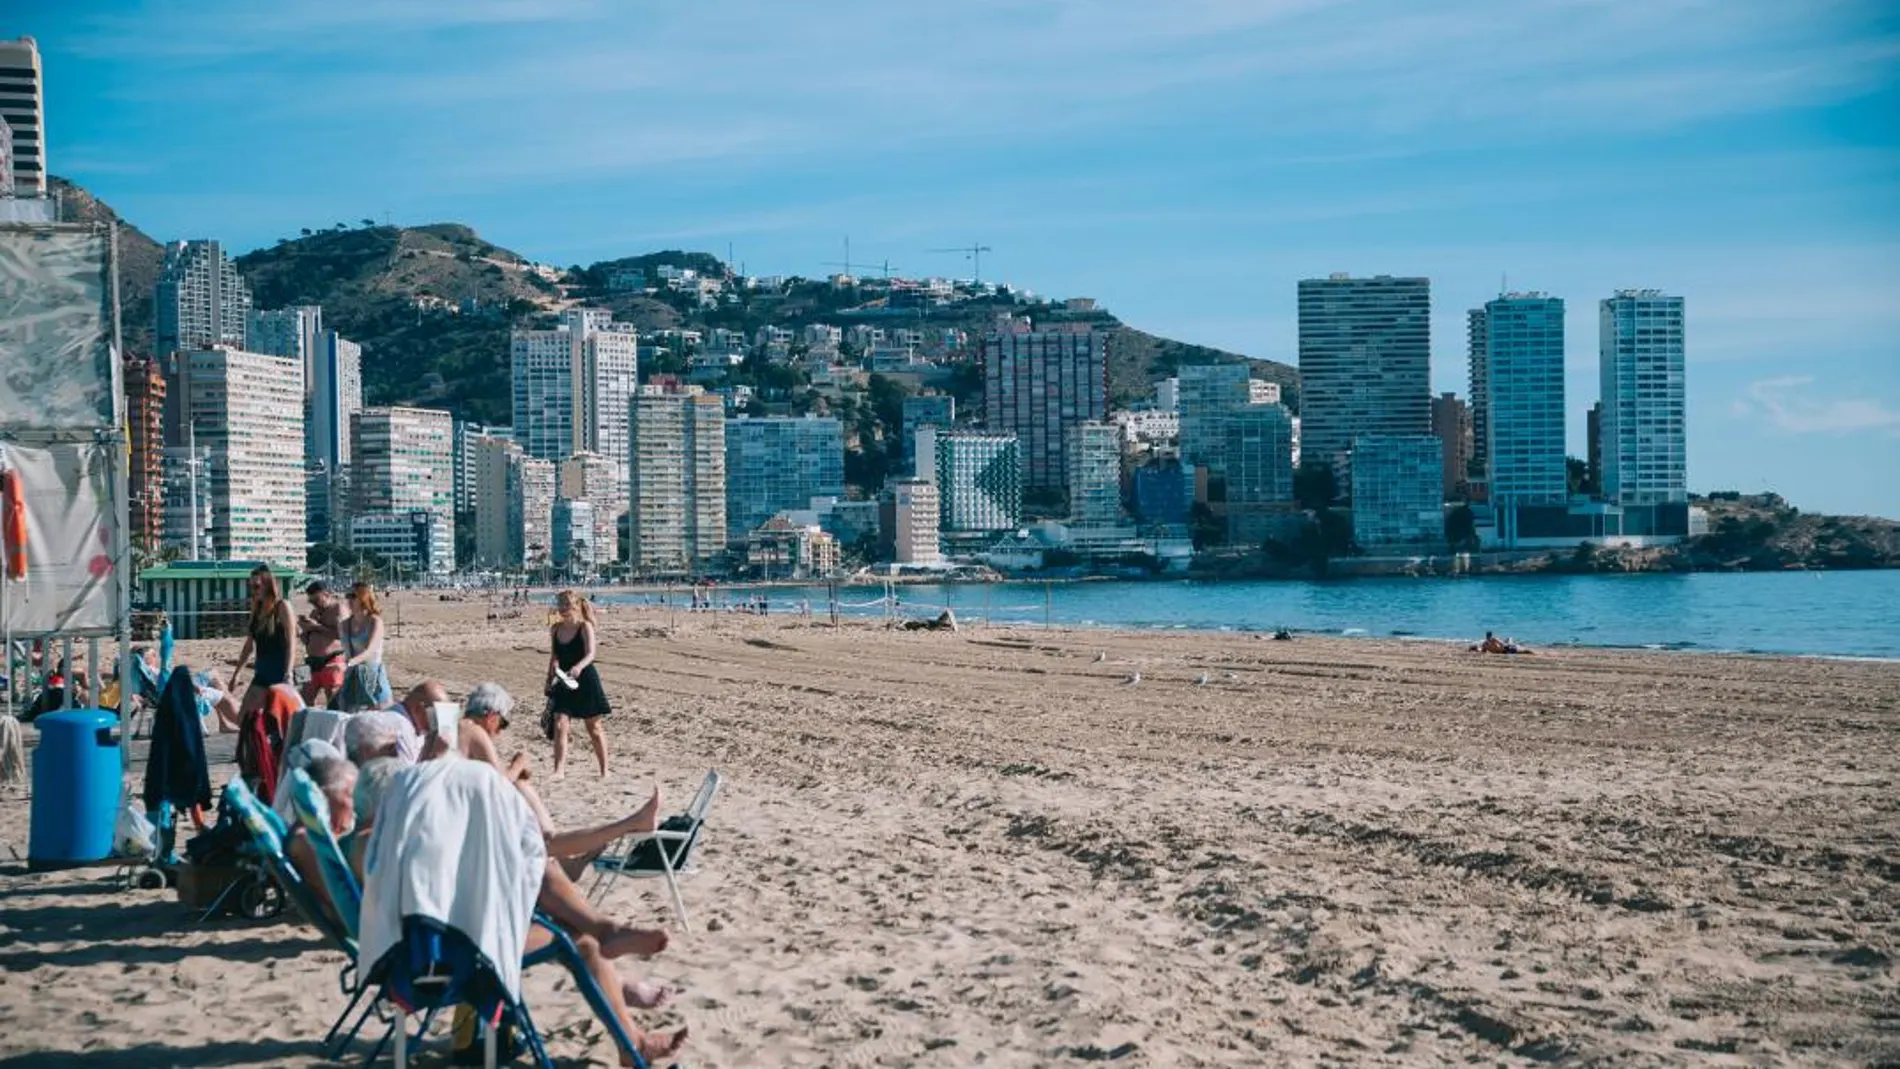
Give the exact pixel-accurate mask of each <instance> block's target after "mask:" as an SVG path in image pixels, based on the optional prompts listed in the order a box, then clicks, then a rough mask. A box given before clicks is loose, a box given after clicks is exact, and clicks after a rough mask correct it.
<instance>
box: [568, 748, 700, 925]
mask: <svg viewBox="0 0 1900 1069" xmlns="http://www.w3.org/2000/svg"><path fill="white" fill-rule="evenodd" d="M724 782H725V777H723V776H721V775H720V774H719V772H718V771H717V770H716V769H715V770H713V771H710V772H707V773H706V778H705V779H704V780H703V781H701V782H700V785H699V792H698V793H697V794H695V795H693V804H692V805H691V806H690V807H688V808H687V810H686V815H687V816H689V817H691V818H692V820H693V826H692V827H691V828H688V829H687V830H685V831H659V830H655V831H644V832H635V833H634V834H632V835H629V836H627V837H626V838H624V839H621V840H620V843H618V844H615V845H616V846H619V845H621V844H624V848H623V849H615V848H614V847H612V846H610V847H608V849H607V850H606V851H604V852H603V853H602V854H601V856H600V857H598V858H595V859H594V882H593V885H592V886H591V887H590V888H588V892H587V900H588V901H589V902H590V903H593V904H595V905H598V904H599V903H600V900H601V898H602V897H604V896H605V894H606V891H607V886H608V883H609V881H610V879H611V878H612V877H614V876H626V877H629V878H632V879H659V880H663V881H665V883H666V891H667V894H668V896H669V897H671V898H672V900H673V913H674V916H676V917H678V918H679V922H680V930H681V931H683V932H686V933H687V934H689V935H690V934H692V931H693V925H692V921H691V919H690V918H689V917H688V916H687V913H686V900H685V898H684V897H683V896H682V895H681V894H680V885H679V877H681V876H691V875H693V874H694V873H695V872H697V871H698V870H699V855H698V853H697V849H698V846H699V837H700V834H701V833H702V832H704V831H705V829H706V817H707V815H708V814H710V813H711V812H712V805H713V801H714V799H716V798H717V797H718V796H719V787H720V785H721V784H723V783H724ZM645 843H653V844H655V849H654V853H656V854H657V855H659V859H660V867H659V868H649V867H645V866H638V867H636V866H635V865H634V854H635V853H636V852H637V851H638V850H639V849H640V847H641V845H643V844H645ZM676 843H677V844H681V846H680V847H679V849H678V850H677V851H675V852H677V853H681V854H684V855H685V864H684V865H683V866H682V867H680V868H674V867H673V859H672V857H671V856H669V847H670V846H672V845H673V844H676ZM616 855H617V856H616Z"/></svg>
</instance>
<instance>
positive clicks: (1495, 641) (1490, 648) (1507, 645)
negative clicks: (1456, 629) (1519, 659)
mask: <svg viewBox="0 0 1900 1069" xmlns="http://www.w3.org/2000/svg"><path fill="white" fill-rule="evenodd" d="M1471 652H1472V653H1516V654H1526V655H1528V654H1529V653H1530V652H1531V651H1530V650H1527V649H1525V648H1524V647H1522V646H1520V645H1518V644H1517V640H1516V639H1514V638H1505V639H1500V638H1498V637H1497V636H1496V635H1494V634H1492V633H1491V632H1489V631H1486V632H1485V633H1484V641H1483V642H1480V643H1478V644H1477V645H1476V646H1472V647H1471Z"/></svg>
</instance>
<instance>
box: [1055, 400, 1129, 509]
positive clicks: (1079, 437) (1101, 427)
mask: <svg viewBox="0 0 1900 1069" xmlns="http://www.w3.org/2000/svg"><path fill="white" fill-rule="evenodd" d="M1064 452H1065V453H1066V454H1067V457H1068V465H1069V471H1068V480H1067V482H1068V486H1069V520H1070V522H1072V523H1074V524H1076V525H1077V526H1081V527H1113V526H1115V525H1116V524H1119V523H1120V522H1121V521H1122V430H1121V428H1120V427H1118V426H1116V425H1115V424H1113V423H1101V422H1096V421H1093V420H1091V421H1090V422H1087V423H1078V424H1076V425H1075V426H1073V427H1071V428H1069V441H1068V443H1067V447H1066V448H1065V450H1064Z"/></svg>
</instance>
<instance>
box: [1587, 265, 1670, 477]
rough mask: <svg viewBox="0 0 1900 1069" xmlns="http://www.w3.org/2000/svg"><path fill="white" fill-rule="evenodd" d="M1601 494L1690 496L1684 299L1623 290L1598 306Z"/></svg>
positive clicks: (1656, 291) (1648, 292) (1653, 291)
mask: <svg viewBox="0 0 1900 1069" xmlns="http://www.w3.org/2000/svg"><path fill="white" fill-rule="evenodd" d="M1599 316H1600V318H1599V326H1598V330H1599V333H1598V337H1597V345H1598V373H1599V375H1600V377H1601V380H1602V381H1601V388H1602V395H1603V415H1602V418H1601V424H1600V426H1601V431H1600V433H1601V438H1602V449H1603V499H1604V500H1605V501H1607V502H1609V503H1611V504H1615V505H1665V504H1681V503H1683V502H1686V501H1688V500H1689V466H1688V425H1687V415H1686V409H1687V400H1686V395H1685V393H1684V381H1683V380H1684V367H1683V364H1684V359H1683V314H1682V298H1681V297H1671V296H1668V295H1666V294H1664V293H1662V292H1660V291H1658V290H1622V291H1619V292H1618V293H1617V294H1616V295H1615V296H1613V297H1610V298H1608V299H1606V300H1604V301H1603V302H1602V304H1601V306H1600V309H1599Z"/></svg>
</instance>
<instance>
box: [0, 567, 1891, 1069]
mask: <svg viewBox="0 0 1900 1069" xmlns="http://www.w3.org/2000/svg"><path fill="white" fill-rule="evenodd" d="M405 601H406V604H405V605H404V608H403V626H402V629H401V634H400V636H399V637H397V638H396V639H394V640H393V641H392V643H391V647H390V650H389V660H390V662H391V674H392V677H393V679H394V681H395V682H396V684H397V685H398V686H399V687H401V686H404V685H406V684H408V683H410V682H413V681H415V680H416V679H418V678H420V677H422V676H423V675H425V674H426V675H432V676H435V677H437V678H441V679H442V680H444V681H445V682H446V683H448V685H449V686H450V689H451V691H452V692H454V693H456V694H457V695H460V694H461V693H465V692H466V690H467V688H468V687H470V686H472V685H473V684H474V683H476V682H480V681H482V680H486V679H495V680H498V681H499V682H501V683H502V684H504V685H505V686H507V687H508V688H509V689H510V690H511V691H513V692H514V693H515V694H516V695H517V697H518V698H519V699H520V700H521V701H522V705H523V706H524V707H525V709H524V712H523V715H518V716H517V717H516V721H515V725H514V727H513V728H512V729H511V730H510V732H509V733H508V734H507V735H506V736H504V739H503V748H504V750H505V751H509V752H512V751H513V750H515V749H525V750H526V751H527V752H528V753H529V754H530V755H531V757H532V759H533V760H534V762H535V767H536V769H537V774H538V775H540V776H543V777H545V774H546V771H547V770H548V768H549V748H548V745H547V744H546V743H545V742H544V741H543V740H541V739H540V738H539V736H538V734H537V732H536V731H535V724H534V721H535V719H536V718H535V716H534V713H535V712H537V711H538V708H539V700H538V691H539V683H540V679H541V673H542V666H543V664H544V659H545V642H546V635H545V631H543V630H541V629H540V626H539V625H540V619H541V617H540V614H539V612H538V611H536V610H530V611H527V612H525V613H522V614H520V615H517V616H514V617H512V618H507V619H499V620H490V619H488V618H487V616H488V606H487V604H486V603H485V602H483V601H480V600H470V601H467V602H453V601H439V602H438V601H426V600H422V599H419V598H416V597H414V596H411V597H408V598H406V599H405ZM603 614H604V615H603V621H602V628H601V632H602V654H601V658H600V662H601V672H602V675H603V678H604V680H605V683H606V686H607V689H608V693H609V695H610V697H611V698H612V700H613V702H614V704H615V714H614V715H613V716H612V717H611V718H609V720H608V721H607V731H608V736H609V738H610V739H611V740H612V742H613V745H614V747H615V757H614V766H615V776H614V778H613V779H612V780H609V781H606V782H602V781H599V780H597V779H596V778H595V777H594V776H593V774H592V758H591V754H590V753H589V752H588V751H587V748H586V743H585V741H584V739H582V738H580V737H578V736H577V738H576V739H575V742H576V752H575V753H574V754H573V755H572V764H571V767H570V769H569V772H568V776H567V778H566V779H565V780H564V781H563V782H561V783H559V784H545V783H544V784H543V789H544V790H545V791H546V792H547V795H548V800H549V804H550V807H551V808H552V809H553V811H554V814H555V816H556V819H557V820H559V821H561V822H563V823H580V822H582V821H584V820H585V821H594V820H601V819H607V818H609V817H612V816H617V815H620V814H621V813H623V812H625V811H628V810H631V809H632V808H633V807H635V806H637V805H638V804H639V801H640V800H641V799H643V798H644V797H645V792H646V791H647V790H648V789H649V787H650V785H651V784H652V783H653V782H654V781H655V780H658V781H659V782H660V783H661V784H663V785H664V787H665V788H666V790H667V792H668V796H669V809H671V808H674V807H677V806H683V805H684V804H685V802H686V800H687V799H688V797H689V796H690V794H691V792H692V790H693V789H694V787H696V786H697V784H698V782H699V779H700V777H701V776H702V775H703V774H704V772H705V771H706V769H708V768H711V767H717V768H719V769H720V770H721V771H722V772H723V773H725V774H726V776H727V777H728V784H727V787H726V789H725V791H724V792H723V793H722V795H721V797H720V799H719V801H718V803H717V805H716V806H715V809H714V813H713V820H712V832H711V836H712V837H711V838H710V839H709V840H708V842H707V844H706V851H705V853H704V855H703V864H704V871H702V872H701V873H700V874H699V875H698V876H696V877H694V878H693V879H692V880H690V881H688V882H687V884H686V887H685V893H686V899H687V904H688V907H689V909H691V911H692V913H693V919H694V922H695V927H696V929H697V931H696V932H695V934H694V935H692V936H691V937H690V938H685V939H680V940H677V941H676V943H675V945H674V947H673V948H672V949H671V950H669V951H668V952H667V953H666V954H665V955H663V956H662V957H660V958H659V959H656V960H655V961H653V962H652V963H650V964H648V965H646V966H644V967H641V968H639V969H638V970H636V971H637V974H638V975H641V976H645V977H648V978H651V979H655V980H659V981H661V982H665V983H668V984H672V985H674V986H676V987H678V988H679V989H680V995H679V997H678V998H677V1000H676V1002H675V1005H674V1007H673V1008H672V1009H670V1010H668V1011H665V1012H662V1013H659V1014H649V1015H645V1016H644V1017H643V1021H642V1023H643V1024H647V1025H649V1026H651V1027H661V1026H666V1025H670V1024H676V1023H682V1022H683V1023H686V1024H688V1025H690V1027H691V1028H692V1039H691V1041H690V1044H689V1046H688V1048H687V1051H686V1054H685V1056H684V1061H685V1062H686V1064H691V1065H700V1066H753V1065H813V1066H816V1065H862V1066H911V1065H915V1066H964V1065H973V1064H984V1065H993V1066H1029V1065H1063V1064H1074V1065H1078V1066H1080V1065H1088V1064H1095V1063H1098V1062H1106V1063H1111V1064H1141V1065H1170V1066H1174V1065H1178V1066H1257V1065H1265V1064H1313V1063H1320V1062H1331V1063H1337V1064H1390V1065H1417V1064H1452V1063H1460V1064H1462V1063H1465V1062H1467V1061H1470V1060H1473V1059H1476V1060H1479V1061H1483V1062H1486V1063H1498V1062H1503V1063H1507V1064H1508V1063H1533V1062H1549V1061H1566V1060H1573V1059H1574V1060H1576V1061H1581V1062H1589V1061H1595V1060H1599V1059H1610V1060H1616V1061H1617V1062H1618V1063H1619V1064H1639V1065H1649V1064H1680V1065H1702V1064H1712V1063H1713V1064H1724V1063H1726V1064H1781V1063H1808V1064H1860V1065H1871V1064H1878V1063H1881V1062H1888V1061H1895V1060H1900V1018H1896V1016H1895V1010H1894V1007H1895V1006H1897V1005H1900V982H1896V965H1895V959H1896V957H1900V665H1897V664H1895V663H1892V662H1854V661H1826V660H1816V659H1803V658H1774V657H1753V656H1751V657H1724V656H1709V655H1700V654H1689V653H1648V652H1629V651H1612V650H1598V649H1574V648H1570V649H1560V650H1550V651H1540V653H1539V655H1537V656H1533V657H1482V656H1479V655H1475V654H1467V653H1465V652H1463V651H1462V649H1459V648H1452V647H1448V646H1446V645H1444V644H1440V643H1429V642H1416V641H1390V640H1381V639H1370V638H1351V639H1330V638H1318V637H1311V636H1301V637H1300V638H1298V639H1296V640H1295V641H1293V642H1273V641H1270V640H1268V639H1266V638H1265V637H1263V636H1254V635H1243V634H1231V633H1229V634H1222V633H1208V632H1187V631H1173V632H1167V631H1151V632H1127V631H1111V630H1094V629H1086V630H1060V629H1057V630H1043V629H1041V628H1033V629H1031V628H1023V629H1006V628H984V629H966V630H965V631H963V632H961V633H958V634H948V633H923V632H912V633H907V632H901V631H887V630H885V629H883V628H882V627H880V626H877V625H874V624H870V623H857V622H849V621H847V622H846V624H845V625H844V626H843V627H842V628H839V629H837V630H833V629H832V628H830V627H829V626H827V625H826V624H825V622H824V621H823V620H822V619H820V620H817V621H814V622H810V623H807V622H803V621H799V620H797V619H795V618H782V617H779V616H772V617H765V618H758V617H751V616H738V615H724V614H689V613H684V612H682V613H677V614H671V613H669V612H668V611H667V610H664V609H660V608H657V607H655V608H652V609H636V608H629V607H624V606H609V607H604V609H603ZM674 621H676V623H677V625H676V626H674V627H671V628H669V627H668V624H669V622H674ZM182 646H183V648H184V650H185V651H186V655H187V656H190V657H199V658H203V657H210V656H214V655H215V656H218V657H221V658H223V659H227V660H228V658H229V657H230V655H231V654H232V653H234V652H235V644H234V643H185V644H182ZM227 647H228V648H227ZM1137 675H1138V676H1139V681H1138V682H1133V683H1130V682H1128V681H1129V680H1131V679H1134V678H1135V677H1136V676H1137ZM229 771H230V770H229V768H228V766H227V767H225V768H222V769H218V770H214V778H215V779H217V780H218V781H219V782H222V780H223V779H224V778H226V777H228V775H229ZM26 823H27V810H26V805H25V803H24V802H23V801H21V800H18V799H17V798H14V799H12V800H11V801H10V803H9V804H7V805H5V806H4V807H3V808H0V840H4V841H5V842H7V843H9V844H12V845H13V846H14V848H15V849H16V850H18V851H19V852H20V853H22V854H24V852H25V839H26ZM23 869H24V866H23V865H21V864H19V863H12V864H10V865H9V866H8V867H7V869H6V870H5V872H6V876H5V878H4V879H0V968H3V969H4V970H5V971H6V974H7V975H6V981H5V987H4V993H0V1065H4V1064H9V1061H8V1060H9V1059H13V1058H19V1059H20V1060H19V1061H17V1062H14V1063H13V1064H23V1065H24V1064H34V1065H56V1066H57V1065H81V1064H83V1065H88V1066H92V1065H103V1066H108V1067H110V1066H119V1065H124V1066H131V1065H140V1066H146V1065H167V1064H178V1065H226V1066H252V1065H256V1066H264V1065H316V1064H322V1063H321V1061H320V1060H319V1059H318V1058H317V1056H316V1048H317V1045H318V1044H317V1041H318V1039H319V1037H320V1035H321V1032H322V1030H323V1028H324V1027H325V1026H326V1025H327V1024H328V1020H329V1017H330V1016H333V1015H334V1014H335V1012H336V1011H337V1010H338V1009H340V1008H341V1005H342V995H341V994H340V992H339V991H338V989H337V985H336V978H335V973H336V968H337V966H338V965H339V964H340V963H341V956H340V955H339V954H337V953H335V952H332V951H328V950H325V949H323V948H322V947H321V944H320V943H319V942H318V940H317V938H316V936H315V933H314V932H313V931H311V930H308V929H305V928H300V927H297V926H294V925H290V924H245V923H243V922H237V921H229V920H227V921H221V922H213V923H211V924H207V925H204V926H198V925H196V924H195V923H194V921H195V917H194V916H192V915H191V914H188V913H187V912H186V911H185V910H184V908H183V907H182V906H180V905H178V904H177V903H176V901H175V900H173V899H172V898H171V897H169V896H168V895H167V894H162V893H158V892H117V891H111V890H100V889H99V888H100V885H101V882H102V881H103V878H104V875H105V874H104V873H103V872H100V871H97V870H94V871H90V872H82V873H52V874H35V875H31V876H28V875H25V874H24V873H23ZM609 903H610V906H611V908H612V910H613V911H614V912H616V913H619V914H621V915H623V916H628V917H633V918H638V919H641V920H650V921H656V922H657V921H658V920H659V919H660V918H661V917H662V916H663V903H662V900H661V897H660V895H659V894H658V888H657V887H656V886H654V885H651V884H645V883H642V884H639V885H629V884H622V885H620V887H619V888H617V889H616V890H615V891H614V892H613V893H612V894H611V895H610V897H609ZM555 972H558V970H557V971H555ZM528 993H529V996H530V999H531V1002H532V1005H533V1006H534V1009H535V1015H536V1019H537V1021H538V1022H539V1023H540V1024H541V1025H542V1026H543V1028H544V1030H545V1031H547V1032H549V1033H550V1046H551V1049H552V1051H553V1053H555V1055H556V1056H557V1058H560V1057H570V1058H571V1057H579V1056H582V1055H590V1056H591V1057H592V1058H593V1059H594V1060H595V1061H596V1062H599V1063H603V1064H605V1063H607V1059H608V1058H609V1054H610V1052H609V1050H608V1048H607V1045H606V1044H605V1043H604V1042H602V1041H600V1040H599V1036H600V1032H599V1029H598V1028H597V1027H595V1026H593V1025H591V1023H590V1022H589V1020H588V1017H587V1014H586V1011H585V1009H584V1008H583V1007H582V1005H581V1003H580V1002H579V1000H578V998H577V997H576V996H575V994H574V992H573V991H572V989H571V985H570V984H568V983H567V982H566V981H565V980H563V979H561V978H559V977H558V976H557V975H555V974H554V973H550V972H546V971H542V970H536V971H533V972H530V973H529V974H528Z"/></svg>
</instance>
